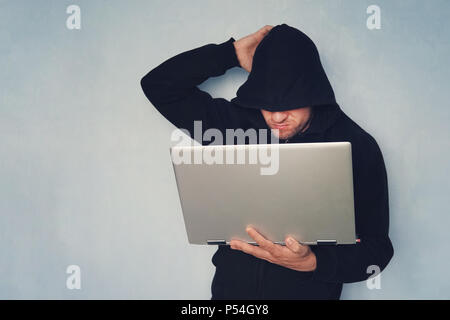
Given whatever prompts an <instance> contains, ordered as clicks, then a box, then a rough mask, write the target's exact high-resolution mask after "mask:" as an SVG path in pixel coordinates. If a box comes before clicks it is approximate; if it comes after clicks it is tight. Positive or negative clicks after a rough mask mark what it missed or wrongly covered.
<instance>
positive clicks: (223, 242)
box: [206, 240, 227, 245]
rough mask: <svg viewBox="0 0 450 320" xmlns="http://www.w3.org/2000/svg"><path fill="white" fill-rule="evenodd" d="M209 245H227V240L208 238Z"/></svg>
mask: <svg viewBox="0 0 450 320" xmlns="http://www.w3.org/2000/svg"><path fill="white" fill-rule="evenodd" d="M206 243H207V244H209V245H225V244H227V242H226V241H225V240H206Z"/></svg>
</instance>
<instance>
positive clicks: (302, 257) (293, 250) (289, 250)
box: [230, 227, 316, 271]
mask: <svg viewBox="0 0 450 320" xmlns="http://www.w3.org/2000/svg"><path fill="white" fill-rule="evenodd" d="M246 231H247V233H248V234H249V236H250V237H252V239H253V240H255V241H256V243H257V244H258V245H259V246H254V245H251V244H248V243H247V242H244V241H241V240H236V239H232V240H231V241H230V246H231V248H232V249H234V250H240V251H243V252H245V253H248V254H251V255H252V256H254V257H256V258H259V259H264V260H267V261H269V262H271V263H275V264H278V265H280V266H283V267H286V268H289V269H292V270H296V271H314V270H315V269H316V256H315V254H314V252H312V251H311V248H310V247H309V246H306V245H302V244H300V243H299V242H298V241H296V240H295V239H294V238H292V237H289V236H288V237H287V238H286V239H285V243H286V246H282V245H279V244H275V243H273V242H272V241H269V240H267V239H266V238H264V237H263V236H262V235H261V234H260V233H258V232H257V231H256V230H255V229H253V228H251V227H248V228H247V229H246Z"/></svg>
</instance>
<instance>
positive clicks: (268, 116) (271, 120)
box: [261, 107, 311, 139]
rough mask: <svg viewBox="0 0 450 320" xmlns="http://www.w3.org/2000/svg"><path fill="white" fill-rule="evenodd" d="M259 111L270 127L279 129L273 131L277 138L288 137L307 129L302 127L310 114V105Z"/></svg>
mask: <svg viewBox="0 0 450 320" xmlns="http://www.w3.org/2000/svg"><path fill="white" fill-rule="evenodd" d="M261 113H262V115H263V117H264V119H265V120H266V123H267V125H268V126H269V127H270V128H271V129H278V130H279V132H278V134H276V133H275V132H274V133H275V135H277V136H278V138H279V139H288V138H290V137H292V136H294V135H296V134H297V133H298V132H299V131H300V130H302V129H303V130H302V131H304V130H306V129H307V127H305V128H303V127H304V126H305V124H306V123H307V122H308V119H309V117H310V116H311V107H304V108H298V109H292V110H286V111H276V112H271V111H267V110H264V109H261ZM308 126H309V125H308Z"/></svg>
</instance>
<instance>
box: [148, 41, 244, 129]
mask: <svg viewBox="0 0 450 320" xmlns="http://www.w3.org/2000/svg"><path fill="white" fill-rule="evenodd" d="M234 41H235V40H234V39H233V38H230V39H229V40H227V41H226V42H223V43H220V44H207V45H204V46H202V47H199V48H196V49H192V50H189V51H186V52H183V53H180V54H178V55H176V56H174V57H172V58H170V59H168V60H166V61H164V62H163V63H162V64H160V65H159V66H157V67H156V68H154V69H153V70H151V71H150V72H149V73H148V74H147V75H146V76H144V77H143V78H142V80H141V87H142V89H143V91H144V93H145V95H146V97H147V98H148V100H150V102H151V103H152V104H153V105H154V106H155V108H156V109H157V110H158V111H159V112H160V113H161V114H162V115H163V116H164V117H165V118H166V119H167V120H169V121H170V122H171V123H172V124H174V125H175V126H176V127H178V128H184V129H187V130H189V132H190V133H191V136H193V128H194V121H195V120H200V121H202V128H203V130H206V129H208V128H212V127H216V128H222V127H223V125H224V123H225V122H226V121H227V120H229V119H228V117H229V116H228V108H229V107H230V104H231V103H230V102H228V101H227V100H225V99H222V98H212V97H211V95H210V94H209V93H207V92H205V91H202V90H200V89H199V88H197V85H199V84H201V83H202V82H204V81H205V80H206V79H208V78H209V77H213V76H220V75H222V74H224V73H225V72H226V70H227V69H229V68H232V67H236V66H239V61H238V59H237V56H236V52H235V48H234V44H233V43H234Z"/></svg>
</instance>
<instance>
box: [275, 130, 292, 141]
mask: <svg viewBox="0 0 450 320" xmlns="http://www.w3.org/2000/svg"><path fill="white" fill-rule="evenodd" d="M274 135H275V136H276V137H277V138H278V139H281V140H285V139H289V138H291V137H293V136H294V135H295V132H292V131H288V132H284V130H283V131H279V132H278V134H277V133H276V132H274Z"/></svg>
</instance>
